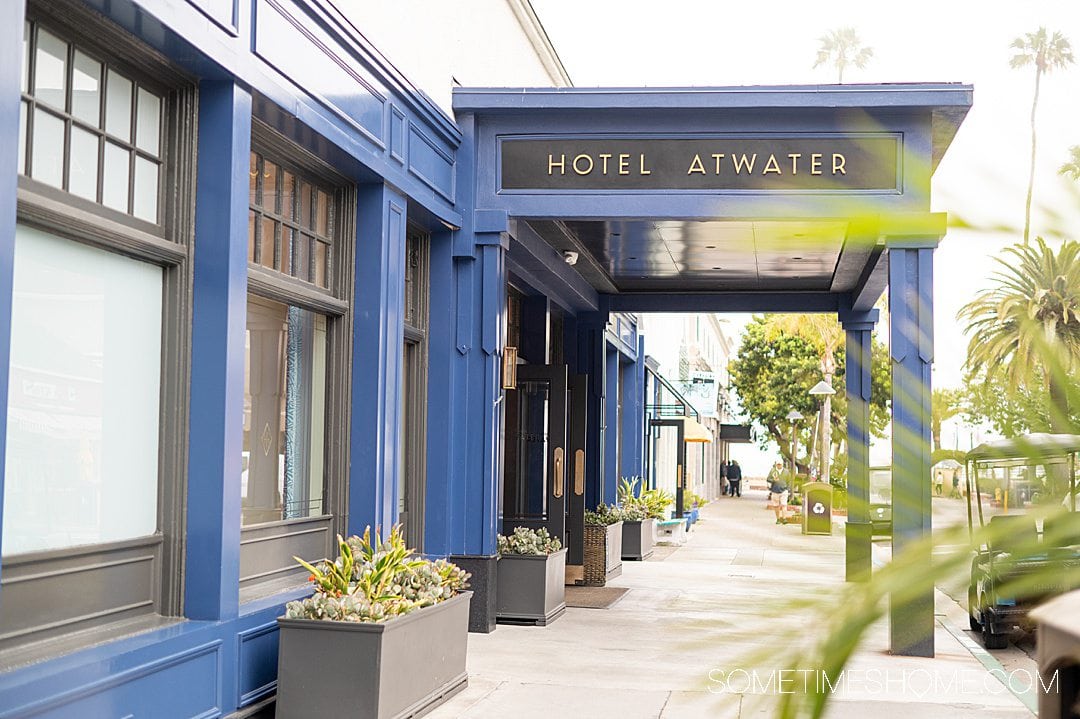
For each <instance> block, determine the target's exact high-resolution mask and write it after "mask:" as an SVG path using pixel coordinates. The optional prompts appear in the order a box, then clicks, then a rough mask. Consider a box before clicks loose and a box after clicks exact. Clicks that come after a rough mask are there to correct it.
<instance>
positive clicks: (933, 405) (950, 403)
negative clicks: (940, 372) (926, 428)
mask: <svg viewBox="0 0 1080 719" xmlns="http://www.w3.org/2000/svg"><path fill="white" fill-rule="evenodd" d="M962 400H963V393H962V392H960V391H959V390H955V389H944V388H941V389H935V390H934V391H933V393H932V395H931V396H930V435H931V438H932V439H933V440H934V446H933V447H932V448H931V449H941V423H942V422H945V421H946V420H949V419H952V418H953V417H955V416H956V415H958V414H960V412H961V411H962V409H963V404H962Z"/></svg>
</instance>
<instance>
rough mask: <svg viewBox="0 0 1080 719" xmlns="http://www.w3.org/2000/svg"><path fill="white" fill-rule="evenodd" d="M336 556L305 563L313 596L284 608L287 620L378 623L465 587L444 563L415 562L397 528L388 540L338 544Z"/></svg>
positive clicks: (464, 577)
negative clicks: (312, 587) (313, 591)
mask: <svg viewBox="0 0 1080 719" xmlns="http://www.w3.org/2000/svg"><path fill="white" fill-rule="evenodd" d="M338 552H339V554H338V557H337V558H336V559H334V560H333V561H330V560H329V559H323V560H321V561H318V562H316V563H314V564H309V563H308V562H305V561H304V560H302V559H300V558H299V557H294V559H296V561H297V562H298V563H300V565H301V566H303V567H304V568H305V569H307V570H308V571H309V572H311V576H310V580H311V583H312V584H314V585H315V593H314V594H313V595H312V596H310V597H308V598H307V599H303V600H301V601H295V602H289V603H288V604H287V605H286V607H285V616H286V618H288V619H319V620H329V621H339V622H381V621H385V620H387V619H391V618H393V617H397V616H401V615H402V614H407V613H409V612H411V611H413V610H415V609H420V608H421V607H428V606H431V605H432V604H437V603H438V602H441V601H444V600H447V599H449V598H450V597H452V596H454V595H455V594H457V593H458V592H460V591H462V590H464V589H466V588H467V587H468V580H469V574H468V572H466V571H464V570H463V569H461V568H460V567H458V566H457V565H455V564H452V563H450V562H448V561H446V560H445V559H438V560H435V561H431V560H427V559H418V558H415V557H414V556H413V553H412V550H410V549H408V547H407V546H406V545H405V538H404V536H403V535H402V533H401V528H400V527H394V528H393V529H392V530H391V531H390V536H389V537H387V539H386V541H382V540H380V539H379V537H378V536H376V537H375V538H374V539H372V537H371V528H370V527H369V528H367V529H366V530H364V535H363V536H362V537H356V536H353V537H349V538H348V539H342V538H341V536H340V535H338Z"/></svg>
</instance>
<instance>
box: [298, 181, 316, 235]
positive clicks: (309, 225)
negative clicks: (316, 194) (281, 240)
mask: <svg viewBox="0 0 1080 719" xmlns="http://www.w3.org/2000/svg"><path fill="white" fill-rule="evenodd" d="M299 185H300V226H301V227H303V228H304V229H307V230H311V229H314V228H315V223H314V219H313V218H312V216H311V193H312V189H313V188H312V187H311V185H309V184H308V183H306V182H300V183H299Z"/></svg>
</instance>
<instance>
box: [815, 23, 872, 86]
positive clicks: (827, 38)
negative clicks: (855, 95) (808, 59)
mask: <svg viewBox="0 0 1080 719" xmlns="http://www.w3.org/2000/svg"><path fill="white" fill-rule="evenodd" d="M818 43H820V44H819V45H818V51H817V59H816V60H815V61H814V68H815V69H816V68H818V67H820V66H822V65H824V64H825V63H828V62H831V63H832V64H833V66H834V67H836V71H837V74H838V78H839V79H838V82H839V83H840V84H841V85H843V84H844V68H846V67H847V66H848V65H854V66H855V67H857V68H858V69H860V70H861V69H863V68H864V67H866V64H867V63H868V62H870V58H872V57H873V56H874V50H873V48H870V47H865V46H863V45H862V41H861V40H859V36H858V34H857V33H856V32H855V28H853V27H842V28H838V29H836V30H830V31H829V32H827V33H825V34H824V35H822V36H821V37H820V38H818Z"/></svg>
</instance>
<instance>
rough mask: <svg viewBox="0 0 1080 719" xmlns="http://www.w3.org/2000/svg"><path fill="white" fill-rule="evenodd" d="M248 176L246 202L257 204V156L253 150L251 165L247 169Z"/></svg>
mask: <svg viewBox="0 0 1080 719" xmlns="http://www.w3.org/2000/svg"><path fill="white" fill-rule="evenodd" d="M248 176H249V177H250V178H251V188H250V190H249V192H248V203H250V204H252V205H255V206H259V198H258V196H257V195H256V194H255V193H256V192H257V191H258V180H259V156H258V155H256V154H255V153H254V152H253V153H251V166H250V168H249V169H248Z"/></svg>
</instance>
